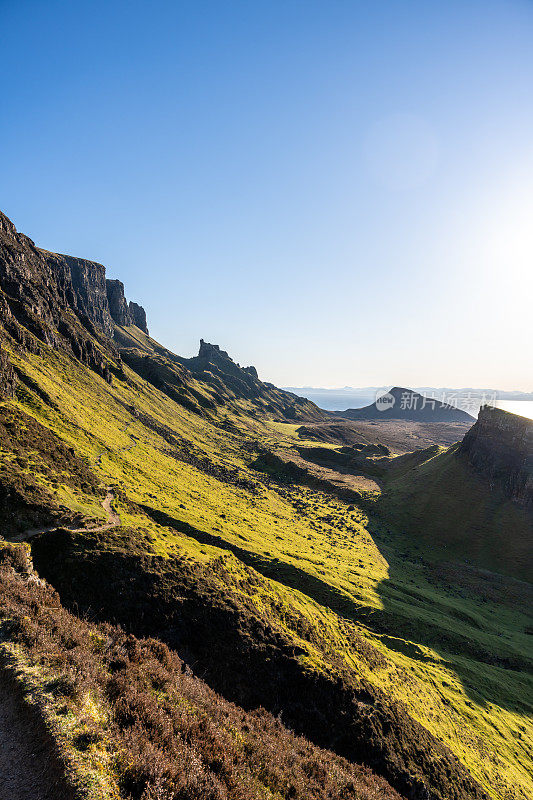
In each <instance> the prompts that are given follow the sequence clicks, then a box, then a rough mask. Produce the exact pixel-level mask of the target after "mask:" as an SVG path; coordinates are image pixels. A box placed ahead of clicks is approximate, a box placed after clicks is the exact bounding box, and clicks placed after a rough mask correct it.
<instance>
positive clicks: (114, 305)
mask: <svg viewBox="0 0 533 800" xmlns="http://www.w3.org/2000/svg"><path fill="white" fill-rule="evenodd" d="M106 286H107V302H108V303H109V313H110V314H111V317H112V319H113V321H114V322H116V324H117V325H123V326H126V325H131V324H132V317H131V314H130V309H129V306H128V303H127V301H126V297H125V295H124V284H123V283H122V281H118V280H110V279H109V278H108V279H107V280H106Z"/></svg>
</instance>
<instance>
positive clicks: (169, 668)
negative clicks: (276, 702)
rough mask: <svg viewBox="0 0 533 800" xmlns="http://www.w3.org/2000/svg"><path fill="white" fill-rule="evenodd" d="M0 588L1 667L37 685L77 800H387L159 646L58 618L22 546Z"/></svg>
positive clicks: (381, 787)
mask: <svg viewBox="0 0 533 800" xmlns="http://www.w3.org/2000/svg"><path fill="white" fill-rule="evenodd" d="M0 587H1V588H0V620H1V624H0V631H1V636H2V642H3V644H2V651H3V653H4V657H5V656H6V653H7V654H10V655H11V656H12V659H11V664H13V663H18V674H19V677H20V678H22V679H24V678H25V677H26V678H27V675H26V673H27V672H28V671H29V672H30V673H31V674H32V675H33V680H34V682H35V675H37V678H38V679H39V680H40V682H41V690H42V698H43V711H44V712H45V713H46V714H47V716H48V719H49V722H50V721H51V720H52V718H53V720H54V722H53V723H51V722H50V724H53V725H54V726H55V729H56V733H61V739H62V742H63V753H64V757H65V759H66V761H67V763H68V764H69V765H70V770H71V771H72V772H73V773H74V776H75V778H76V779H77V783H78V787H79V791H80V792H81V793H82V794H86V795H88V796H91V795H97V794H101V793H102V792H104V795H103V796H107V797H112V796H113V794H116V795H117V796H118V797H120V798H128V800H129V799H130V798H132V799H133V800H140V798H143V800H156V798H157V800H162V799H163V798H164V800H174V799H175V800H178V798H179V800H259V798H265V800H268V799H269V798H272V799H274V798H279V800H281V798H291V800H298V798H300V800H315V798H316V800H319V799H320V800H325V799H326V798H328V799H329V800H349V799H350V798H353V800H377V798H383V800H385V799H386V798H390V800H394V799H395V798H399V795H397V793H396V792H395V791H394V790H393V789H392V788H391V787H390V786H389V785H388V784H387V783H386V782H385V781H384V780H383V779H381V778H379V777H377V776H376V775H374V774H373V773H372V772H371V771H370V770H368V769H365V768H363V767H357V766H355V765H353V764H350V763H348V762H347V761H345V760H343V759H341V758H339V757H337V756H335V755H333V754H332V753H329V752H327V751H324V750H321V749H319V748H318V747H316V746H314V745H312V744H310V743H309V742H308V741H306V740H305V739H303V738H301V737H297V736H295V735H294V734H292V733H291V732H290V731H289V730H287V729H286V728H285V727H284V726H283V724H282V723H281V722H280V720H279V719H275V718H274V717H272V716H271V715H270V714H268V713H267V712H266V711H264V710H261V709H259V710H257V711H255V712H253V713H246V712H244V711H243V710H242V709H240V708H239V707H237V706H235V705H233V704H231V703H228V702H226V701H225V700H223V699H222V698H221V697H220V696H219V695H217V694H215V692H213V691H212V690H211V689H210V688H209V687H208V686H207V685H206V684H205V683H204V682H203V681H201V680H199V679H198V678H196V677H195V676H194V675H193V674H192V673H191V671H190V670H189V669H188V668H187V667H186V666H185V664H184V663H183V662H182V661H181V659H180V658H178V656H177V655H176V654H175V653H173V652H171V651H170V650H169V649H168V647H167V646H166V645H164V644H163V643H161V642H160V641H158V640H156V639H137V638H136V637H134V636H132V635H131V634H130V635H127V634H126V633H124V632H123V631H122V630H121V629H120V628H117V627H113V626H111V625H100V626H96V625H91V624H89V623H88V622H86V621H83V620H80V619H79V618H77V617H75V616H73V615H72V614H70V613H69V612H67V611H66V610H65V609H64V608H62V606H61V604H60V601H59V597H58V595H57V593H56V592H55V591H54V590H53V589H52V588H51V587H50V586H48V585H46V584H44V582H42V581H40V580H39V579H37V578H36V576H35V575H34V574H33V571H32V567H31V562H30V561H29V556H28V550H27V549H26V547H25V546H24V545H3V547H2V549H1V550H0ZM10 645H11V647H10ZM13 654H16V656H18V658H16V659H13ZM28 665H31V669H30V668H29V666H28ZM67 722H68V724H67ZM76 773H77V774H76ZM95 773H99V775H98V777H95Z"/></svg>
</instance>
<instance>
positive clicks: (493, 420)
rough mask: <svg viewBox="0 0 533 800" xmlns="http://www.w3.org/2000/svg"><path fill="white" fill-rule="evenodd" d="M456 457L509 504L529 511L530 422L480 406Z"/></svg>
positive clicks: (532, 481)
mask: <svg viewBox="0 0 533 800" xmlns="http://www.w3.org/2000/svg"><path fill="white" fill-rule="evenodd" d="M458 453H459V454H462V455H464V456H466V458H467V459H468V461H469V463H470V465H471V466H472V467H473V469H474V470H475V471H476V472H477V473H478V474H480V475H482V476H483V477H484V478H487V479H488V480H489V481H490V482H491V484H492V485H495V486H499V487H500V489H501V490H502V491H503V493H504V494H505V495H506V496H507V497H509V498H510V499H511V500H515V501H516V502H518V503H520V504H523V505H527V506H531V507H533V420H530V419H527V418H526V417H520V416H518V415H517V414H511V413H509V412H508V411H503V410H502V409H501V408H493V407H492V406H483V407H482V408H481V409H480V412H479V416H478V419H477V422H476V424H475V425H474V426H473V427H472V428H471V429H470V430H469V431H468V433H467V434H466V436H465V437H464V439H463V441H462V442H461V445H460V447H459V450H458Z"/></svg>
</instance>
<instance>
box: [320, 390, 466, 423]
mask: <svg viewBox="0 0 533 800" xmlns="http://www.w3.org/2000/svg"><path fill="white" fill-rule="evenodd" d="M331 413H332V414H335V415H336V416H337V417H346V418H347V419H355V420H364V419H376V420H387V419H401V420H413V421H416V422H473V421H474V418H473V417H471V416H470V414H467V413H466V411H461V409H460V408H456V407H455V406H453V405H450V404H448V403H445V402H443V401H440V400H435V399H433V398H427V397H424V396H423V395H421V394H418V392H415V391H414V390H413V389H404V388H402V387H400V386H395V387H394V388H393V389H391V390H390V392H386V393H385V394H383V395H381V396H380V397H379V398H378V399H377V400H376V401H375V402H374V403H372V404H371V405H369V406H365V407H364V408H348V409H347V410H346V411H333V412H331Z"/></svg>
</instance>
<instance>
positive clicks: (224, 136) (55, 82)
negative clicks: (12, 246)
mask: <svg viewBox="0 0 533 800" xmlns="http://www.w3.org/2000/svg"><path fill="white" fill-rule="evenodd" d="M0 69H1V74H2V78H3V80H2V91H1V102H0V149H1V153H2V167H1V178H0V207H1V208H2V209H3V210H4V211H5V213H7V214H8V216H9V217H11V219H12V220H13V221H14V223H15V225H16V226H17V227H18V228H19V230H22V231H24V232H25V233H27V234H28V235H29V236H31V238H33V239H34V240H35V241H36V243H37V244H39V245H40V246H42V247H45V248H48V249H50V250H56V251H59V252H63V253H70V254H74V255H78V256H83V257H86V258H90V259H94V260H97V261H100V262H102V263H104V264H105V265H106V266H107V268H108V274H109V276H110V277H119V278H121V279H122V280H123V281H124V283H125V284H126V289H127V295H128V297H129V299H132V300H136V301H138V302H140V303H142V304H143V305H144V306H145V307H146V310H147V313H148V318H149V325H150V329H151V332H152V333H153V335H154V337H155V338H157V339H159V340H160V341H162V342H163V343H164V344H166V345H167V346H169V347H171V348H172V349H173V350H175V351H176V352H178V353H180V354H182V355H192V354H193V353H195V352H196V349H197V347H198V340H199V338H200V337H203V338H204V339H206V340H207V341H211V342H215V343H218V344H220V345H221V346H222V347H223V348H224V349H227V350H228V351H229V352H230V353H231V354H232V355H233V356H234V357H235V359H236V360H237V361H239V362H240V363H241V364H255V365H256V366H257V367H258V369H259V373H260V376H261V377H263V378H264V379H267V380H271V381H273V382H275V383H278V384H280V385H322V386H342V385H352V386H367V385H391V384H399V385H402V386H409V385H413V386H420V385H436V386H442V385H448V386H495V387H498V388H501V389H523V390H531V389H533V368H532V357H531V351H532V347H531V345H532V335H531V323H532V316H533V314H532V307H533V298H532V295H533V283H532V274H533V2H531V0H504V1H502V2H496V1H495V0H479V1H477V0H423V2H411V1H410V0H381V2H375V1H374V0H367V1H366V2H357V0H351V1H348V0H345V1H344V2H339V1H338V0H323V1H322V2H314V0H306V1H305V2H303V1H302V2H295V1H294V0H283V1H282V0H268V1H267V0H262V1H260V0H246V1H245V2H231V1H230V0H228V1H227V2H226V1H225V0H216V1H215V2H201V1H200V0H194V1H191V2H179V1H178V2H176V1H174V2H170V1H169V2H163V1H158V0H152V1H151V2H136V0H124V1H123V2H118V1H117V0H105V1H104V2H103V1H102V0H92V2H85V1H84V0H75V2H72V0H68V1H66V2H57V0H47V2H42V0H34V1H33V2H30V0H0Z"/></svg>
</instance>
